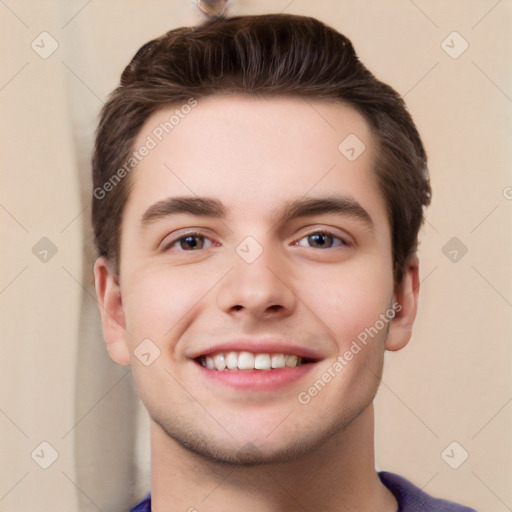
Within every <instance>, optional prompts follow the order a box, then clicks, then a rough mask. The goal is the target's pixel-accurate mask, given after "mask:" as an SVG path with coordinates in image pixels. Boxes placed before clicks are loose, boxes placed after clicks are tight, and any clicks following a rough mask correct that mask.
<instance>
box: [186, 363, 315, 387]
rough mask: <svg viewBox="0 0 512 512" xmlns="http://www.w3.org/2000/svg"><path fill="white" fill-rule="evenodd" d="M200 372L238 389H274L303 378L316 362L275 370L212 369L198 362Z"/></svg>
mask: <svg viewBox="0 0 512 512" xmlns="http://www.w3.org/2000/svg"><path fill="white" fill-rule="evenodd" d="M196 366H197V368H198V369H199V371H200V373H201V374H202V375H204V376H205V377H206V378H208V379H212V380H213V381H216V382H219V383H222V384H225V385H227V386H231V387H233V388H236V389H244V390H251V391H272V390H277V389H282V388H283V387H285V386H288V385H290V384H292V383H293V382H295V381H297V380H299V379H301V378H302V377H304V376H305V375H306V374H308V373H309V372H310V371H311V370H312V369H313V367H314V366H315V363H307V364H303V365H301V366H296V367H293V368H290V367H288V368H276V369H274V370H224V371H218V370H210V369H208V368H205V367H204V366H201V365H200V364H199V363H196Z"/></svg>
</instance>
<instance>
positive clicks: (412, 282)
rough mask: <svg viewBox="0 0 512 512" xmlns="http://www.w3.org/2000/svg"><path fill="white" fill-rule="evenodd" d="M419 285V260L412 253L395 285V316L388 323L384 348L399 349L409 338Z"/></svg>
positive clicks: (416, 305)
mask: <svg viewBox="0 0 512 512" xmlns="http://www.w3.org/2000/svg"><path fill="white" fill-rule="evenodd" d="M419 287H420V281H419V262H418V257H417V256H416V254H414V255H412V256H410V257H409V258H408V259H407V261H406V263H405V266H404V275H403V278H402V281H401V283H400V284H399V285H398V286H397V287H396V291H395V294H394V299H393V300H394V302H393V306H394V309H395V317H394V318H393V319H392V320H391V321H390V323H389V330H388V335H387V337H386V341H385V348H386V350H391V351H394V350H400V349H401V348H403V347H405V345H407V343H408V342H409V340H410V339H411V334H412V326H413V323H414V320H415V318H416V312H417V309H418V293H419Z"/></svg>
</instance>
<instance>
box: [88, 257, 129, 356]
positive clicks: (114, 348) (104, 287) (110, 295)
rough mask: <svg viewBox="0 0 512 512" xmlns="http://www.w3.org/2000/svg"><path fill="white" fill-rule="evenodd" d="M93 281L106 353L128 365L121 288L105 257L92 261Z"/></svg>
mask: <svg viewBox="0 0 512 512" xmlns="http://www.w3.org/2000/svg"><path fill="white" fill-rule="evenodd" d="M94 282H95V285H96V295H97V297H98V303H99V306H100V314H101V324H102V328H103V336H104V337H105V341H106V343H107V349H108V353H109V355H110V357H111V358H112V359H113V360H114V361H115V362H116V363H118V364H121V365H128V364H130V350H129V346H128V339H127V333H126V323H125V316H124V311H123V302H122V297H121V290H120V287H119V281H118V278H117V276H116V275H115V274H114V273H113V272H112V271H111V269H110V265H109V262H108V260H107V259H106V258H105V257H99V258H98V259H97V260H96V262H95V263H94Z"/></svg>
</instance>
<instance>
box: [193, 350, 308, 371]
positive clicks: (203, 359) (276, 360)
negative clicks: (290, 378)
mask: <svg viewBox="0 0 512 512" xmlns="http://www.w3.org/2000/svg"><path fill="white" fill-rule="evenodd" d="M195 361H196V362H197V363H198V364H200V365H201V366H202V367H204V368H207V369H208V370H214V371H215V370H216V371H219V372H229V371H233V370H267V371H268V370H274V369H275V370H277V369H280V368H296V367H298V366H302V365H304V364H309V363H314V362H315V361H314V360H313V359H308V358H305V357H300V356H297V355H293V354H268V353H253V352H246V351H240V352H236V351H230V352H218V353H217V354H211V355H208V356H199V357H197V358H196V359H195Z"/></svg>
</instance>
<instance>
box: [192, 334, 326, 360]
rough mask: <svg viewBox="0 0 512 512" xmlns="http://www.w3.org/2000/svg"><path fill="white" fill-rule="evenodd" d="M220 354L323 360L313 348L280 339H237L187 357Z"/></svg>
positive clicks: (193, 352) (196, 350) (209, 347)
mask: <svg viewBox="0 0 512 512" xmlns="http://www.w3.org/2000/svg"><path fill="white" fill-rule="evenodd" d="M219 352H224V353H226V352H252V353H254V354H285V355H286V354H289V355H295V356H299V357H302V358H303V359H312V360H314V361H317V360H319V359H323V356H322V355H321V354H319V353H318V352H317V351H315V350H312V349H311V348H308V347H304V346H301V345H297V344H296V343H293V342H290V341H288V340H285V339H278V338H258V339H250V338H244V339H237V340H232V341H226V342H223V343H219V344H217V345H210V346H208V347H203V348H197V349H194V350H191V351H190V352H189V353H188V354H187V356H188V357H190V358H191V359H197V358H198V357H206V356H209V355H213V354H217V353H219Z"/></svg>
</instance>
